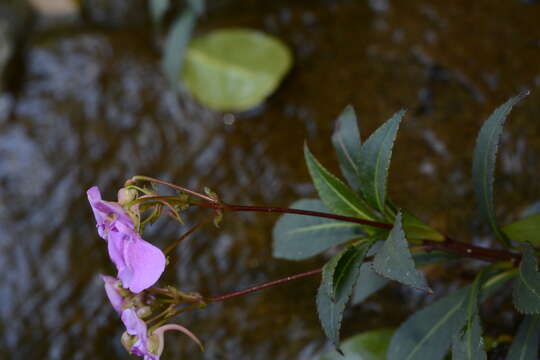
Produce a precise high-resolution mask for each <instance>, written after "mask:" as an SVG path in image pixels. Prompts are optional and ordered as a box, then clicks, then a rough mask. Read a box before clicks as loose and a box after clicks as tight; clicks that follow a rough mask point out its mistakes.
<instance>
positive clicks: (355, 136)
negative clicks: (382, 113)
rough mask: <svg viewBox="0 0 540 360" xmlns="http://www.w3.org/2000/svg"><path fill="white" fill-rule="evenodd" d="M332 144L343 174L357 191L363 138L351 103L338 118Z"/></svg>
mask: <svg viewBox="0 0 540 360" xmlns="http://www.w3.org/2000/svg"><path fill="white" fill-rule="evenodd" d="M332 144H334V149H335V150H336V154H337V156H338V160H339V166H340V168H341V172H342V174H343V176H344V177H345V179H347V182H348V183H349V185H350V186H351V187H352V188H353V189H354V190H355V191H359V190H360V182H359V180H358V176H359V169H358V163H359V156H360V148H361V146H360V145H361V140H360V131H359V130H358V121H357V118H356V114H355V112H354V108H353V107H352V106H351V105H348V106H347V107H346V108H345V110H343V112H342V113H341V114H340V115H339V117H338V118H337V120H336V125H335V128H334V133H333V134H332Z"/></svg>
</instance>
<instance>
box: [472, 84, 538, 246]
mask: <svg viewBox="0 0 540 360" xmlns="http://www.w3.org/2000/svg"><path fill="white" fill-rule="evenodd" d="M527 95H528V92H525V93H522V94H520V95H518V96H515V97H513V98H511V99H510V100H508V101H507V102H505V103H504V104H503V105H501V106H499V107H498V108H497V109H496V110H495V111H494V112H493V114H491V116H490V117H489V118H488V119H487V120H486V122H485V123H484V125H483V126H482V128H481V129H480V133H479V134H478V138H477V139H476V146H475V148H474V159H473V183H474V191H475V194H476V199H477V201H478V204H479V206H480V212H481V214H482V216H484V218H486V219H487V220H488V222H489V225H490V226H491V228H492V229H493V231H494V232H495V233H496V234H497V236H498V237H499V238H500V239H501V240H503V241H504V242H505V243H507V244H508V240H507V239H506V237H505V236H504V234H503V233H502V232H501V231H500V229H499V227H498V225H497V221H496V219H495V209H494V204H493V180H494V176H495V159H496V155H497V148H498V145H499V138H500V136H501V133H502V130H503V124H504V122H505V120H506V117H507V116H508V114H509V113H510V110H512V107H513V106H514V105H516V104H517V103H518V102H519V101H520V100H521V99H523V98H524V97H525V96H527Z"/></svg>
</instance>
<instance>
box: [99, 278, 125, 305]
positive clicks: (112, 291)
mask: <svg viewBox="0 0 540 360" xmlns="http://www.w3.org/2000/svg"><path fill="white" fill-rule="evenodd" d="M101 279H103V281H104V282H105V292H106V293H107V297H108V298H109V301H110V302H111V305H112V306H113V308H114V310H116V312H117V313H121V312H122V310H123V308H122V307H123V305H124V298H123V296H122V295H121V294H120V292H119V291H118V286H119V284H120V280H118V279H116V278H113V277H112V276H107V275H101Z"/></svg>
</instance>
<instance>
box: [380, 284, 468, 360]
mask: <svg viewBox="0 0 540 360" xmlns="http://www.w3.org/2000/svg"><path fill="white" fill-rule="evenodd" d="M469 291H470V286H467V287H465V288H463V289H461V290H459V291H456V292H455V293H453V294H451V295H449V296H446V297H444V298H442V299H440V300H437V301H436V302H434V303H433V304H431V305H429V306H427V307H425V308H424V309H422V310H420V311H418V312H416V313H415V314H413V315H412V316H411V317H409V318H408V319H407V320H406V321H405V322H404V323H402V324H401V326H400V327H399V328H398V329H397V330H396V333H395V334H394V336H393V337H392V341H391V342H390V348H389V350H388V360H425V359H430V360H438V359H442V358H443V357H444V355H445V354H446V352H447V351H448V347H449V346H450V342H451V340H452V337H453V335H454V334H455V333H456V332H457V331H458V330H459V329H460V328H461V327H462V326H463V324H464V323H465V321H466V320H467V311H466V310H465V306H464V305H465V302H466V300H467V295H468V293H469Z"/></svg>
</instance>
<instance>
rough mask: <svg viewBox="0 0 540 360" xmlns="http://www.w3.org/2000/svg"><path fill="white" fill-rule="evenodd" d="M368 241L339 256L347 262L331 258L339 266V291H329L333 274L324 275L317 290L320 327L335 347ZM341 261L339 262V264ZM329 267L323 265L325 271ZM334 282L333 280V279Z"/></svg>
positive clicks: (367, 247)
mask: <svg viewBox="0 0 540 360" xmlns="http://www.w3.org/2000/svg"><path fill="white" fill-rule="evenodd" d="M370 244H371V243H370V242H364V243H361V244H359V245H355V246H352V247H351V248H352V250H350V251H351V253H349V250H346V252H347V254H344V255H342V256H340V259H341V258H345V259H346V260H349V259H352V262H351V263H350V264H349V262H348V261H343V262H341V261H339V260H340V259H338V260H337V261H336V260H331V261H330V262H334V263H336V264H337V265H336V266H338V267H340V270H339V272H338V271H336V273H339V277H340V280H339V284H338V285H339V289H338V290H339V291H334V295H335V296H334V297H332V296H331V294H330V293H329V291H328V290H329V289H330V288H334V286H333V285H331V284H329V283H328V282H329V281H331V279H334V276H333V274H332V276H330V275H325V276H323V281H322V282H321V285H320V287H319V291H318V292H317V312H318V313H319V320H320V321H321V325H322V328H323V330H324V332H325V334H326V336H327V337H328V339H330V341H331V342H332V343H333V344H334V346H335V347H336V349H339V330H340V327H341V320H342V318H343V311H345V306H346V305H347V302H348V301H349V298H350V297H351V294H352V291H353V288H354V284H355V283H356V280H357V278H358V274H359V272H360V266H361V265H362V262H363V261H364V257H365V256H366V253H367V251H368V249H369V246H370ZM340 263H341V264H340ZM329 268H330V266H329V267H327V266H325V272H326V271H329ZM333 282H334V283H336V281H335V280H333Z"/></svg>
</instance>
